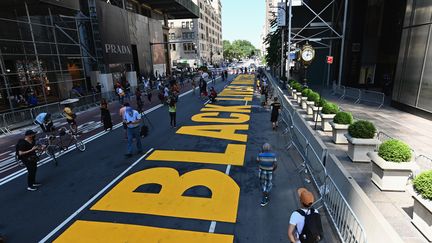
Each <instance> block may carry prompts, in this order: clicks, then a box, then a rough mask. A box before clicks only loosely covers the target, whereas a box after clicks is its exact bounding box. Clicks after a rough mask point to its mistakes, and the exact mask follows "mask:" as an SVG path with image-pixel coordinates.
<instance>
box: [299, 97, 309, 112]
mask: <svg viewBox="0 0 432 243" xmlns="http://www.w3.org/2000/svg"><path fill="white" fill-rule="evenodd" d="M307 99H308V97H301V100H300V104H301V108H302V109H303V110H306V109H307V104H306V102H307Z"/></svg>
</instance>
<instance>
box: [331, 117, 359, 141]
mask: <svg viewBox="0 0 432 243" xmlns="http://www.w3.org/2000/svg"><path fill="white" fill-rule="evenodd" d="M352 123H353V116H352V114H351V113H350V112H344V111H339V112H338V113H336V115H335V117H333V121H331V122H330V125H331V127H332V129H333V131H332V132H333V142H334V143H336V144H347V143H348V140H347V139H346V137H345V134H346V133H347V132H348V127H349V125H351V124H352Z"/></svg>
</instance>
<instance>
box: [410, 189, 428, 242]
mask: <svg viewBox="0 0 432 243" xmlns="http://www.w3.org/2000/svg"><path fill="white" fill-rule="evenodd" d="M412 197H413V199H414V206H413V209H414V211H413V218H412V220H411V223H412V224H413V225H414V226H415V227H416V228H417V229H418V230H419V231H420V232H421V233H422V234H423V235H424V236H425V237H426V239H427V240H428V241H432V201H431V200H427V199H424V198H422V196H421V195H419V194H414V195H413V196H412Z"/></svg>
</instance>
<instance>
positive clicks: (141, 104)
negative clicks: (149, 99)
mask: <svg viewBox="0 0 432 243" xmlns="http://www.w3.org/2000/svg"><path fill="white" fill-rule="evenodd" d="M141 96H142V94H141V90H140V88H139V87H136V90H135V98H136V104H137V107H138V112H139V113H141V112H143V107H144V102H143V101H142V99H141Z"/></svg>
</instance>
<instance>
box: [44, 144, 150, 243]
mask: <svg viewBox="0 0 432 243" xmlns="http://www.w3.org/2000/svg"><path fill="white" fill-rule="evenodd" d="M152 151H153V148H151V149H149V150H148V151H147V152H146V153H145V154H144V155H143V156H141V157H140V158H139V159H137V160H136V161H135V162H134V163H133V164H132V165H131V166H129V167H128V168H127V169H126V170H124V171H123V172H122V173H121V174H120V175H118V176H117V177H116V178H115V179H114V180H112V181H111V182H110V183H109V184H108V185H106V186H105V187H104V188H103V189H102V190H100V191H99V192H98V193H97V194H96V195H94V196H93V197H92V198H91V199H90V200H88V201H87V202H86V203H85V204H83V205H82V206H81V207H80V208H78V210H77V211H75V212H74V213H73V214H72V215H70V216H69V217H68V218H67V219H66V220H65V221H63V222H62V223H61V224H59V225H58V226H57V227H56V228H55V229H54V230H53V231H51V232H50V233H49V234H48V235H47V236H45V237H44V238H43V239H42V240H40V241H39V243H41V242H46V241H47V240H49V239H50V238H51V237H52V236H53V235H54V234H55V233H57V232H58V231H59V230H61V229H62V228H63V227H64V226H65V225H66V224H68V223H69V222H70V221H71V220H72V219H74V218H75V216H77V215H78V214H79V213H80V212H81V211H83V210H84V209H85V208H86V207H88V206H89V205H90V204H91V203H93V202H94V201H95V200H96V199H97V198H98V197H99V196H100V195H102V194H103V193H104V192H105V191H107V190H108V189H109V188H110V187H111V186H112V185H114V184H115V183H116V182H117V181H119V180H120V179H121V178H122V177H123V176H124V175H125V174H126V173H127V172H129V171H130V170H131V169H132V168H133V167H134V166H135V165H137V164H138V163H139V162H140V161H141V160H142V159H144V158H145V157H146V156H147V155H148V154H149V153H150V152H152Z"/></svg>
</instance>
